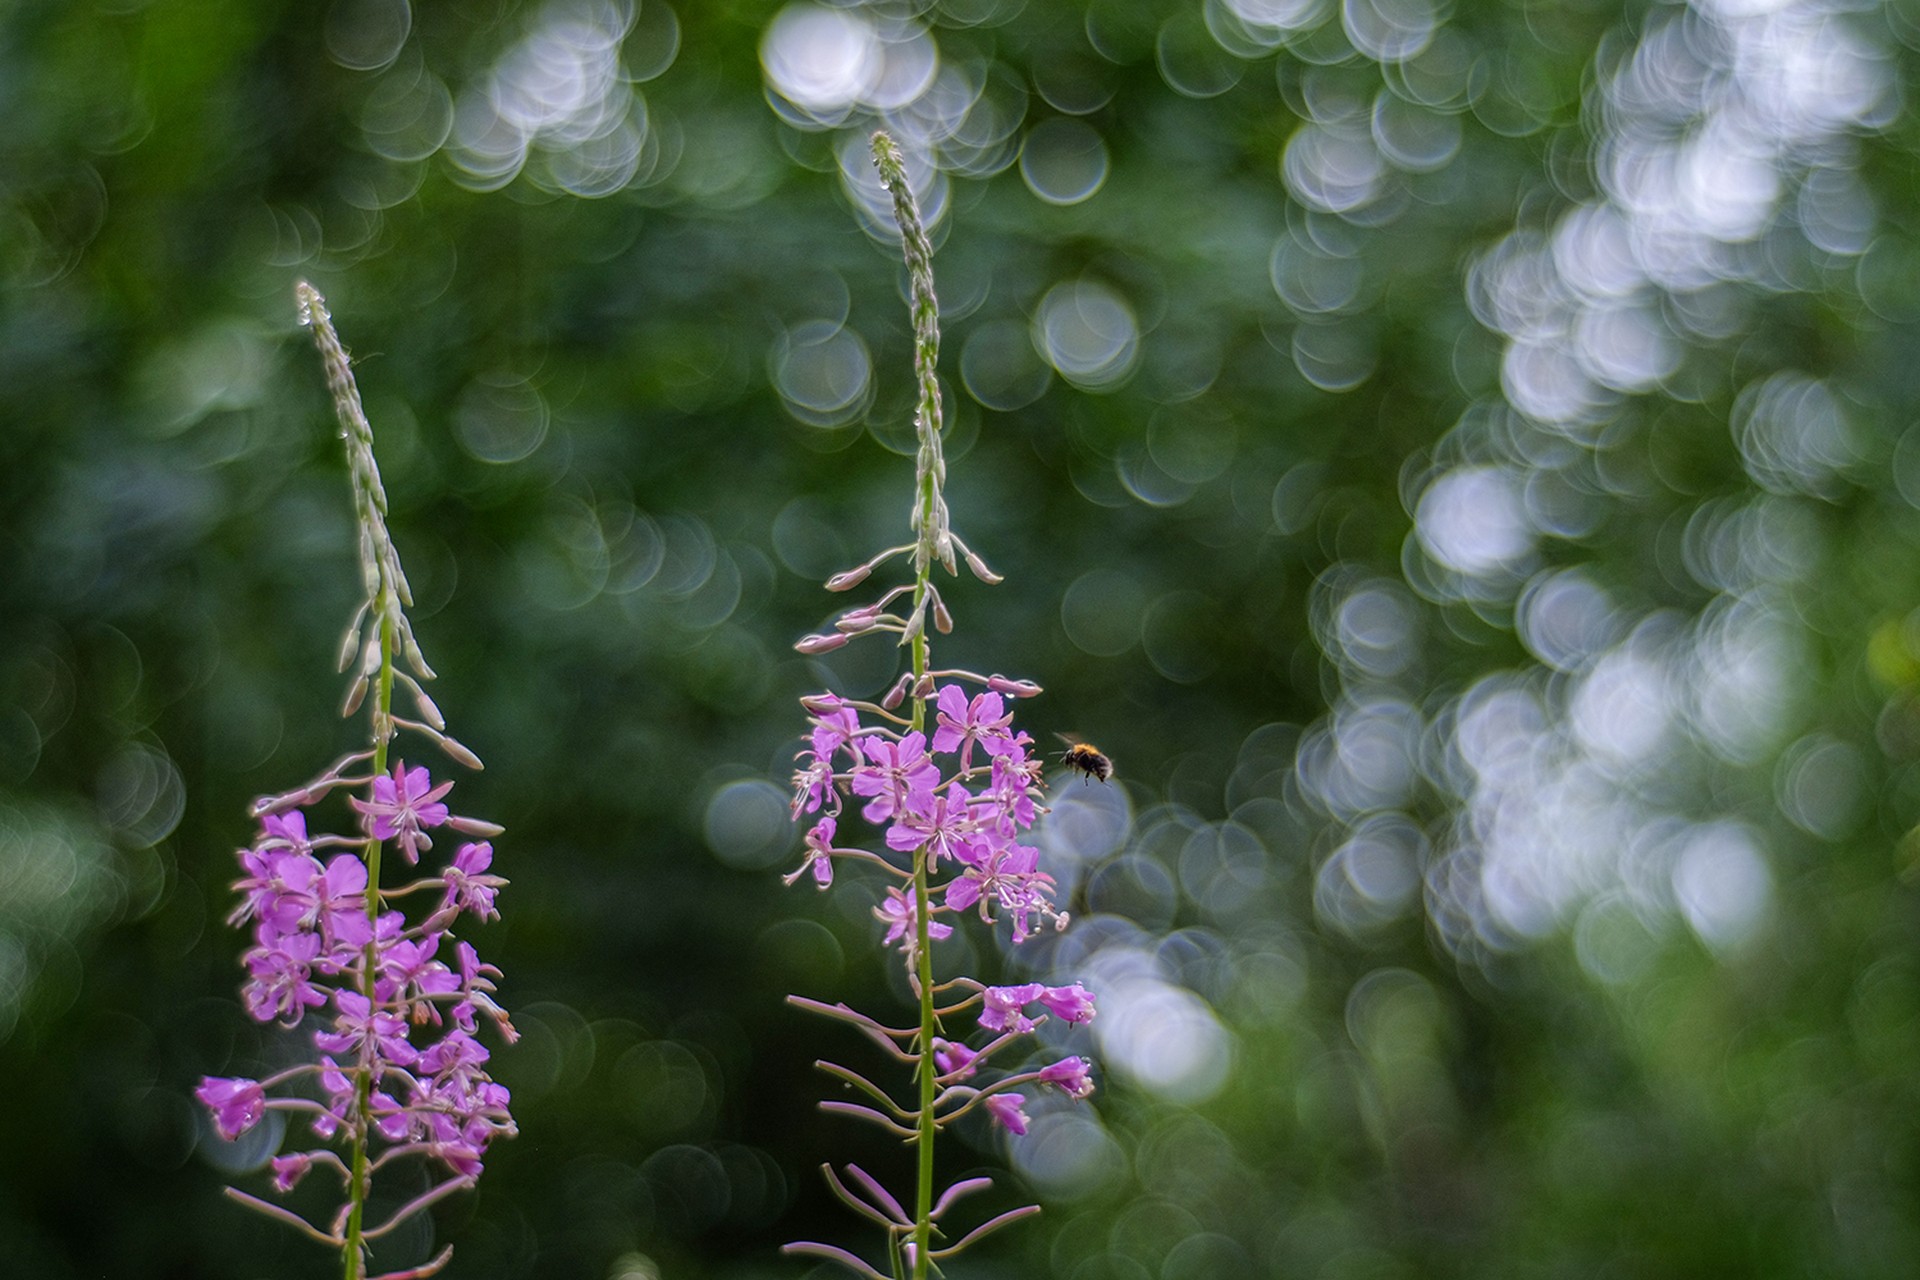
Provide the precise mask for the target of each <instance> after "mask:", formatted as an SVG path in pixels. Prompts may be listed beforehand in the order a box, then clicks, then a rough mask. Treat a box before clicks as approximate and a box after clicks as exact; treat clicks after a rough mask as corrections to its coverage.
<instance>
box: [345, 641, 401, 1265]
mask: <svg viewBox="0 0 1920 1280" xmlns="http://www.w3.org/2000/svg"><path fill="white" fill-rule="evenodd" d="M392 713H393V617H392V615H391V614H384V615H383V616H382V617H381V619H380V681H379V683H378V685H376V686H375V690H374V705H373V723H374V725H375V730H374V736H373V776H374V777H376V778H378V777H381V776H383V775H384V774H385V773H386V771H387V743H388V740H389V738H390V737H391V734H389V733H383V732H381V731H380V726H384V725H387V724H389V723H391V716H392ZM380 848H381V841H379V840H377V839H375V838H374V837H373V836H371V835H369V836H368V837H367V852H366V861H367V923H368V924H372V923H374V922H375V921H376V920H378V919H379V918H380ZM377 975H378V970H377V965H376V960H375V956H374V944H373V942H372V941H371V939H369V941H368V942H367V948H366V953H365V954H364V955H363V956H362V958H361V962H360V994H361V995H363V996H365V997H366V998H367V1009H368V1016H369V1017H371V1016H372V1010H373V1001H374V979H375V978H376V977H377ZM363 1056H364V1055H363ZM353 1118H354V1123H353V1161H352V1165H353V1171H352V1173H351V1174H350V1175H349V1176H348V1178H347V1205H348V1208H347V1242H346V1246H345V1247H344V1248H343V1249H342V1250H341V1252H342V1254H344V1255H345V1269H344V1271H343V1272H342V1275H343V1276H344V1278H345V1280H361V1277H362V1275H363V1274H364V1271H363V1269H362V1268H361V1265H360V1263H361V1253H362V1250H363V1249H364V1247H365V1246H364V1244H363V1240H364V1237H363V1236H362V1234H361V1219H362V1218H363V1217H364V1216H365V1213H366V1205H367V1134H368V1133H369V1132H370V1131H371V1130H372V1128H373V1070H372V1068H371V1067H370V1066H369V1065H368V1064H367V1063H365V1062H364V1061H363V1062H362V1063H361V1067H360V1079H359V1081H358V1083H357V1084H356V1085H355V1087H354V1105H353Z"/></svg>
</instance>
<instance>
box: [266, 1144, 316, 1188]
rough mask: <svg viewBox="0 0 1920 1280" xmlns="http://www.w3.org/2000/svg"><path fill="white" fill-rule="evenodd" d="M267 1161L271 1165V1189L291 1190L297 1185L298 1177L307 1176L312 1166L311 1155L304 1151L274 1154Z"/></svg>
mask: <svg viewBox="0 0 1920 1280" xmlns="http://www.w3.org/2000/svg"><path fill="white" fill-rule="evenodd" d="M269 1163H270V1164H271V1165H272V1166H273V1189H274V1190H276V1191H281V1192H286V1191H291V1190H293V1189H294V1187H296V1186H298V1185H299V1183H300V1179H302V1178H304V1177H306V1176H307V1171H308V1170H309V1169H311V1168H313V1157H312V1156H311V1155H310V1154H308V1153H307V1152H305V1151H295V1152H293V1153H291V1154H290V1155H284V1156H275V1157H274V1158H273V1159H272V1160H271V1161H269Z"/></svg>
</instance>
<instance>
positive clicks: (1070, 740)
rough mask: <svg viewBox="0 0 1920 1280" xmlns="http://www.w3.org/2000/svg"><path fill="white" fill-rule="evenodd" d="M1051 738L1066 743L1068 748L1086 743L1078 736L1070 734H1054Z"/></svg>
mask: <svg viewBox="0 0 1920 1280" xmlns="http://www.w3.org/2000/svg"><path fill="white" fill-rule="evenodd" d="M1053 736H1054V737H1056V738H1058V739H1060V741H1062V742H1064V743H1066V744H1067V745H1068V746H1070V747H1077V746H1079V745H1081V744H1082V743H1084V742H1085V741H1086V739H1085V738H1082V737H1080V736H1079V735H1078V734H1072V733H1056V734H1054V735H1053Z"/></svg>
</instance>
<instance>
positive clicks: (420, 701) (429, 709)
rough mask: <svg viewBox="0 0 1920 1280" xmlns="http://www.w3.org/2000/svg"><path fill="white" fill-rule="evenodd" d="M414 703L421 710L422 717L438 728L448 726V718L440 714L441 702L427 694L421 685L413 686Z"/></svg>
mask: <svg viewBox="0 0 1920 1280" xmlns="http://www.w3.org/2000/svg"><path fill="white" fill-rule="evenodd" d="M413 705H414V706H415V707H418V708H419V710H420V718H421V719H422V720H425V721H426V722H427V723H428V724H430V725H432V726H433V727H434V728H436V729H442V730H444V729H445V728H446V727H447V718H446V717H445V716H443V715H441V714H440V707H439V704H437V703H436V702H434V700H433V699H432V698H429V697H428V696H427V691H426V690H425V689H422V688H421V687H420V686H419V685H414V686H413Z"/></svg>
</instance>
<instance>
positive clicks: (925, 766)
mask: <svg viewBox="0 0 1920 1280" xmlns="http://www.w3.org/2000/svg"><path fill="white" fill-rule="evenodd" d="M866 754H867V760H868V762H869V763H867V764H863V765H860V766H859V767H857V768H855V769H854V771H853V780H852V783H851V785H852V787H853V793H854V794H855V795H857V796H872V797H873V799H872V800H871V801H869V802H868V804H867V806H866V808H864V809H862V810H861V811H860V816H861V817H863V818H865V819H866V820H867V821H868V822H874V823H879V822H885V821H886V820H887V819H888V818H891V817H892V816H893V815H894V814H896V813H902V812H911V811H913V810H917V809H919V810H923V809H925V808H926V807H927V806H928V805H929V804H931V803H932V801H933V789H934V787H935V786H936V785H938V784H939V781H940V769H939V767H938V766H937V765H935V764H934V763H933V761H931V760H929V759H927V735H926V734H924V733H910V734H908V735H907V736H906V737H904V738H902V739H900V741H898V742H889V741H888V740H887V739H885V738H871V739H869V740H868V742H867V744H866Z"/></svg>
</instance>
